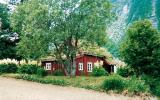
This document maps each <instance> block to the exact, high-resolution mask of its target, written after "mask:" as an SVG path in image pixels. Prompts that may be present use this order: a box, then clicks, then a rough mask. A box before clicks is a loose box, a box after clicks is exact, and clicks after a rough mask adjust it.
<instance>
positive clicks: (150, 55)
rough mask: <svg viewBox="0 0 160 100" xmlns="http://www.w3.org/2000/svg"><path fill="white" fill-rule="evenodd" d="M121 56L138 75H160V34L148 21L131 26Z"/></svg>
mask: <svg viewBox="0 0 160 100" xmlns="http://www.w3.org/2000/svg"><path fill="white" fill-rule="evenodd" d="M120 51H121V56H122V57H123V59H124V61H125V62H126V63H127V64H128V65H130V66H131V67H133V68H134V69H135V70H136V71H137V73H138V74H142V73H144V74H149V75H155V76H158V73H160V66H159V64H160V34H159V33H158V31H157V30H156V29H154V28H153V27H152V24H151V22H150V21H148V20H144V21H139V22H135V23H134V24H133V25H131V26H130V27H129V28H128V30H127V34H126V38H125V40H124V41H123V43H122V45H121V49H120Z"/></svg>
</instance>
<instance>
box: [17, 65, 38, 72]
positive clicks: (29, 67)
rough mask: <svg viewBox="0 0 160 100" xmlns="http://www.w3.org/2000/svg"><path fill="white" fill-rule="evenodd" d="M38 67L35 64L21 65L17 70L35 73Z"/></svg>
mask: <svg viewBox="0 0 160 100" xmlns="http://www.w3.org/2000/svg"><path fill="white" fill-rule="evenodd" d="M38 67H39V66H37V65H21V66H20V67H19V69H18V72H19V73H22V74H36V73H37V69H38Z"/></svg>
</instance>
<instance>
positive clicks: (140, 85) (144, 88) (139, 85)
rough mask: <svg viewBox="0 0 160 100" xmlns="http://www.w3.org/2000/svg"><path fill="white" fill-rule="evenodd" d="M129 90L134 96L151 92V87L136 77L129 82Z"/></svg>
mask: <svg viewBox="0 0 160 100" xmlns="http://www.w3.org/2000/svg"><path fill="white" fill-rule="evenodd" d="M127 81H128V82H127V90H128V92H129V93H132V94H139V93H148V92H149V90H150V87H149V85H146V83H145V81H144V80H141V79H138V78H136V77H131V79H129V80H127Z"/></svg>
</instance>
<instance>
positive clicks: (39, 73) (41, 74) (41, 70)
mask: <svg viewBox="0 0 160 100" xmlns="http://www.w3.org/2000/svg"><path fill="white" fill-rule="evenodd" d="M37 75H39V76H46V75H47V71H46V70H44V69H43V68H38V69H37Z"/></svg>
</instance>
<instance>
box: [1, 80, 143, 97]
mask: <svg viewBox="0 0 160 100" xmlns="http://www.w3.org/2000/svg"><path fill="white" fill-rule="evenodd" d="M0 100H141V99H140V98H138V97H135V98H130V97H125V96H120V95H116V96H115V95H107V94H105V93H99V92H95V91H89V90H85V89H79V88H73V87H59V86H54V85H45V84H39V83H34V82H27V81H23V80H16V79H11V78H3V77H0Z"/></svg>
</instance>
